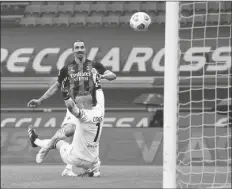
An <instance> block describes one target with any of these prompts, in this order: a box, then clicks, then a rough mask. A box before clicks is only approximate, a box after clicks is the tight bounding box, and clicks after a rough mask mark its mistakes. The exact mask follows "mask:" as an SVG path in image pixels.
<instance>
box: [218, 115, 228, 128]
mask: <svg viewBox="0 0 232 189" xmlns="http://www.w3.org/2000/svg"><path fill="white" fill-rule="evenodd" d="M228 124H229V119H228V118H227V117H224V118H221V119H219V120H218V121H217V122H216V123H215V126H216V127H225V126H227V125H228Z"/></svg>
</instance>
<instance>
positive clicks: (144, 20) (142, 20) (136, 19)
mask: <svg viewBox="0 0 232 189" xmlns="http://www.w3.org/2000/svg"><path fill="white" fill-rule="evenodd" d="M150 24H151V18H150V16H149V15H148V14H147V13H145V12H136V13H134V14H133V15H132V16H131V18H130V26H131V27H132V28H133V29H134V30H135V31H146V30H147V29H148V27H149V25H150Z"/></svg>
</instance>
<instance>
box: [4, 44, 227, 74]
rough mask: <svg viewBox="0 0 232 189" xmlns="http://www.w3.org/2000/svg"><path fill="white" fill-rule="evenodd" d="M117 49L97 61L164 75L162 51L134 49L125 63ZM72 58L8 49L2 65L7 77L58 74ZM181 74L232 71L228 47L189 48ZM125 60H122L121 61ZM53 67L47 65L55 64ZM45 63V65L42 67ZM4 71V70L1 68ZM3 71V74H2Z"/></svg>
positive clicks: (63, 54) (94, 51)
mask: <svg viewBox="0 0 232 189" xmlns="http://www.w3.org/2000/svg"><path fill="white" fill-rule="evenodd" d="M99 51H100V48H98V47H94V48H90V51H89V54H88V59H90V60H94V59H95V58H96V57H97V54H98V52H99ZM155 52H156V53H155ZM120 53H121V52H120V48H119V47H112V48H111V49H109V50H108V51H107V52H106V54H105V55H104V56H103V57H101V58H100V62H101V63H102V64H103V65H104V66H106V67H107V68H108V69H110V70H112V71H113V72H124V73H127V74H130V75H132V73H130V72H131V71H133V72H140V73H145V72H156V73H161V74H163V72H164V65H163V62H164V48H162V49H160V50H158V51H157V50H155V49H153V48H150V47H133V48H132V49H131V51H130V53H129V54H127V55H125V56H126V57H127V58H126V59H125V61H123V60H122V59H121V55H120ZM51 54H52V55H53V56H52V57H53V58H54V55H55V57H56V60H55V58H54V61H48V62H46V59H47V57H48V56H49V55H51ZM71 54H72V49H65V50H64V51H61V49H60V48H44V49H42V50H41V51H40V52H35V48H19V49H15V50H14V51H13V52H12V53H9V50H8V49H5V48H1V63H3V62H6V65H5V66H4V67H5V68H4V69H5V70H6V71H7V72H10V73H25V72H26V71H30V70H31V69H32V70H33V71H35V72H36V74H37V75H40V74H41V75H48V76H50V75H49V74H51V72H55V73H57V70H60V69H61V68H62V67H63V66H64V63H65V61H66V60H67V59H68V58H69V56H70V55H71ZM182 55H183V56H181V61H180V62H181V63H180V64H181V65H180V72H181V73H182V72H189V71H191V72H193V73H198V72H200V71H202V70H203V69H204V70H205V72H207V73H211V72H215V71H217V72H224V71H227V70H229V69H230V68H231V47H229V46H223V47H218V48H216V49H212V48H211V47H208V46H206V47H192V48H189V49H188V50H187V51H186V52H184V53H182ZM123 59H124V58H123ZM55 61H56V63H55V64H53V63H50V62H55ZM45 62H46V64H45ZM2 69H3V68H2ZM4 72H5V71H3V74H4Z"/></svg>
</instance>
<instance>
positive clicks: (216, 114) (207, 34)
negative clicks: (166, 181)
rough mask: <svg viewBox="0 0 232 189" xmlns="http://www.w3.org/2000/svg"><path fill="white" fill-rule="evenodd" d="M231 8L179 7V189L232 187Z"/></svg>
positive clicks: (209, 4) (202, 4) (227, 4)
mask: <svg viewBox="0 0 232 189" xmlns="http://www.w3.org/2000/svg"><path fill="white" fill-rule="evenodd" d="M231 6H232V5H231V2H182V3H181V4H180V20H179V21H180V28H179V38H180V39H179V45H180V67H179V95H178V96H179V103H178V108H179V113H178V122H179V123H178V133H177V135H178V140H177V146H178V147H177V148H178V149H177V157H178V158H177V167H178V168H177V184H178V187H179V188H208V187H209V188H214V187H215V188H218V187H222V188H226V187H230V186H231V184H230V183H231V92H232V91H231V16H232V15H231ZM184 109H185V111H184ZM186 109H187V110H186Z"/></svg>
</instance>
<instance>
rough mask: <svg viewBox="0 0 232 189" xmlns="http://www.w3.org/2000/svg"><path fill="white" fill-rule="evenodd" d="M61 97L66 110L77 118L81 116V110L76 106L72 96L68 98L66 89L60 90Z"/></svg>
mask: <svg viewBox="0 0 232 189" xmlns="http://www.w3.org/2000/svg"><path fill="white" fill-rule="evenodd" d="M62 95H63V99H64V102H65V105H66V107H67V108H68V110H69V111H70V112H71V113H72V114H73V115H74V116H75V117H77V118H80V117H81V110H80V109H79V108H78V107H77V105H76V104H75V102H74V101H73V99H72V98H70V95H69V92H68V90H65V89H63V90H62Z"/></svg>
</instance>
